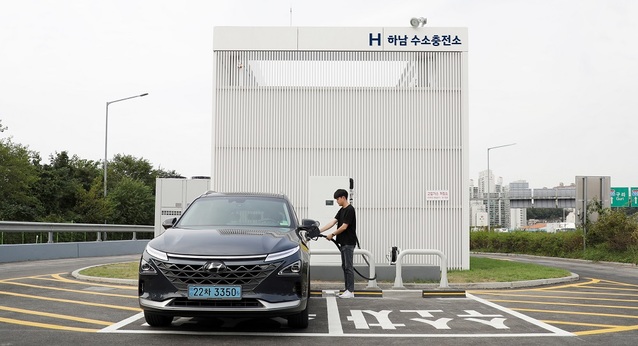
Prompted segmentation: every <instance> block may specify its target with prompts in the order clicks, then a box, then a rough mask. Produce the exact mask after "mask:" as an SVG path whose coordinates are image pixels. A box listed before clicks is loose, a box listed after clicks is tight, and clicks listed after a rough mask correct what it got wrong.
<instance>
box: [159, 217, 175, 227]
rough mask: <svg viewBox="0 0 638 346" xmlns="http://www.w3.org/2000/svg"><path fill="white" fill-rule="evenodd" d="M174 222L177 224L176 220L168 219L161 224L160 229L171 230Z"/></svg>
mask: <svg viewBox="0 0 638 346" xmlns="http://www.w3.org/2000/svg"><path fill="white" fill-rule="evenodd" d="M175 222H177V218H176V217H174V218H170V219H166V220H164V222H162V227H164V229H169V228H172V227H173V226H174V225H175Z"/></svg>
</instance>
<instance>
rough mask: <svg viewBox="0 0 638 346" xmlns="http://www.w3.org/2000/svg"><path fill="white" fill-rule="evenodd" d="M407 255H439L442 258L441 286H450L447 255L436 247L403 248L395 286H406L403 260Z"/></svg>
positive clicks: (398, 262)
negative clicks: (435, 248)
mask: <svg viewBox="0 0 638 346" xmlns="http://www.w3.org/2000/svg"><path fill="white" fill-rule="evenodd" d="M406 255H437V256H439V258H441V282H440V284H439V288H448V287H449V286H448V282H447V256H445V254H444V253H443V252H441V251H439V250H434V249H407V250H402V251H401V252H400V253H399V256H398V257H397V261H396V276H395V278H394V287H393V288H405V287H403V276H402V272H401V268H402V266H403V264H402V262H401V261H402V260H403V257H405V256H406Z"/></svg>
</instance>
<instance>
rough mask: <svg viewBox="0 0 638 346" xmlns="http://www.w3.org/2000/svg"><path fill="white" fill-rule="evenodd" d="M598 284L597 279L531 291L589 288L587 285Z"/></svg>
mask: <svg viewBox="0 0 638 346" xmlns="http://www.w3.org/2000/svg"><path fill="white" fill-rule="evenodd" d="M599 282H600V280H598V279H591V280H590V281H587V282H579V283H574V284H566V285H560V286H553V287H541V288H535V289H532V291H546V290H547V291H549V290H557V289H561V288H567V287H582V286H589V285H593V284H597V283H599Z"/></svg>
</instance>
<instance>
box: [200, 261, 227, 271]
mask: <svg viewBox="0 0 638 346" xmlns="http://www.w3.org/2000/svg"><path fill="white" fill-rule="evenodd" d="M226 269H227V267H226V265H225V264H224V262H220V261H212V262H206V264H204V270H205V271H207V272H209V273H223V272H225V271H226Z"/></svg>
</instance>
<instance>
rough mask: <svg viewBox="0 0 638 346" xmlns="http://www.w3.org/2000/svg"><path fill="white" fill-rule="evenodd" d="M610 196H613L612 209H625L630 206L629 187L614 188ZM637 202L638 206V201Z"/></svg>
mask: <svg viewBox="0 0 638 346" xmlns="http://www.w3.org/2000/svg"><path fill="white" fill-rule="evenodd" d="M610 195H611V207H612V208H624V207H628V206H629V188H628V187H612V188H611V194H610ZM636 197H638V196H636ZM636 202H637V205H638V201H636Z"/></svg>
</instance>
